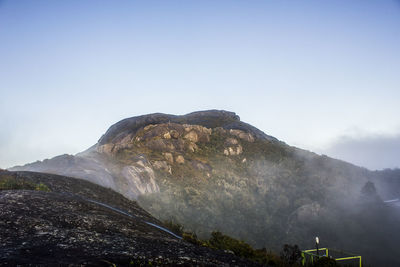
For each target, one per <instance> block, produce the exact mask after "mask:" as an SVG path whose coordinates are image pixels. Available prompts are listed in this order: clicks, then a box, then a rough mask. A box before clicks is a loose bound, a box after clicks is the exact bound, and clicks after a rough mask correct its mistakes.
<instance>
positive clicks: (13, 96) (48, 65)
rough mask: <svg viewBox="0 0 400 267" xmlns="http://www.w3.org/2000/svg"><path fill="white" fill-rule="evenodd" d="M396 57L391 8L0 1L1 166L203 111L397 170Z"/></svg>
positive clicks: (399, 25)
mask: <svg viewBox="0 0 400 267" xmlns="http://www.w3.org/2000/svg"><path fill="white" fill-rule="evenodd" d="M399 47H400V3H399V1H389V0H388V1H365V0H363V1H330V2H327V1H296V2H293V1H291V2H289V1H204V0H203V1H57V2H56V1H40V0H38V1H0V148H1V149H0V167H1V168H6V167H11V166H13V165H17V164H25V163H28V162H32V161H35V160H38V159H40V160H41V159H44V158H50V157H53V156H56V155H59V154H63V153H70V154H75V153H77V152H80V151H83V150H85V149H86V148H88V147H90V146H91V145H93V144H95V143H96V142H97V140H98V139H99V138H100V137H101V135H102V134H103V133H104V132H105V131H106V130H107V128H108V127H109V126H110V125H111V124H113V123H115V122H117V121H119V120H121V119H123V118H126V117H132V116H137V115H142V114H147V113H154V112H164V113H169V114H185V113H189V112H192V111H196V110H205V109H225V110H230V111H234V112H236V113H237V114H238V115H239V116H240V117H241V119H242V120H243V121H245V122H248V123H250V124H252V125H254V126H256V127H257V128H259V129H261V130H263V131H264V132H265V133H267V134H268V135H272V136H275V137H277V138H278V139H280V140H282V141H284V142H286V143H288V144H290V145H295V146H298V147H301V148H305V149H309V150H312V151H315V152H318V153H325V154H327V155H329V156H332V157H336V158H341V159H344V160H348V161H350V162H353V163H355V164H357V165H360V166H364V167H368V168H370V169H382V168H395V167H400V145H399V144H400V116H399V115H400V110H399V109H400V108H399V99H400V88H399V85H400V75H399V70H400V50H399ZM357 155H358V156H357Z"/></svg>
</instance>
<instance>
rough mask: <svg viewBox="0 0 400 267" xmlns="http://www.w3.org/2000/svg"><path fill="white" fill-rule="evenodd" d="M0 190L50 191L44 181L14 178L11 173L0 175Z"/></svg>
mask: <svg viewBox="0 0 400 267" xmlns="http://www.w3.org/2000/svg"><path fill="white" fill-rule="evenodd" d="M0 190H36V191H43V192H50V191H51V190H50V188H49V187H48V186H47V185H45V184H44V183H39V184H35V183H32V182H29V181H24V180H20V179H17V178H15V177H14V176H12V175H2V176H0Z"/></svg>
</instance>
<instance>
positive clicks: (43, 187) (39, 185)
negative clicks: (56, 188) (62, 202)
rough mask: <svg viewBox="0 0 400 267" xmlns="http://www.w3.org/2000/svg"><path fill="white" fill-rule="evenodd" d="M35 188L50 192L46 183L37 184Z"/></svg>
mask: <svg viewBox="0 0 400 267" xmlns="http://www.w3.org/2000/svg"><path fill="white" fill-rule="evenodd" d="M35 190H36V191H43V192H50V191H51V190H50V188H49V187H48V186H47V185H45V184H44V183H39V184H37V185H36V187H35Z"/></svg>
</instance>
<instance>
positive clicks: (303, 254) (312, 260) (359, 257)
mask: <svg viewBox="0 0 400 267" xmlns="http://www.w3.org/2000/svg"><path fill="white" fill-rule="evenodd" d="M331 250H332V249H331ZM316 251H317V249H307V250H303V251H302V252H301V258H302V260H301V264H302V265H303V266H304V265H305V264H306V257H305V254H307V255H309V256H310V257H311V263H313V262H314V257H316V258H319V257H329V248H319V249H318V252H319V251H325V255H317V254H314V253H312V252H316ZM347 254H350V253H347ZM333 259H334V260H335V261H345V260H352V259H359V263H360V265H359V267H362V259H361V256H351V257H344V258H333Z"/></svg>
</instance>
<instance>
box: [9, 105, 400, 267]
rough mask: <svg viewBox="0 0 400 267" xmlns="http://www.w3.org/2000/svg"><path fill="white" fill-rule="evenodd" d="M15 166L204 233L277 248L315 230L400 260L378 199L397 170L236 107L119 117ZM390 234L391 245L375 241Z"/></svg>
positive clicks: (387, 193) (380, 257)
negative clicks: (302, 139) (312, 145)
mask: <svg viewBox="0 0 400 267" xmlns="http://www.w3.org/2000/svg"><path fill="white" fill-rule="evenodd" d="M11 170H14V171H36V172H46V173H54V174H59V175H65V176H72V177H77V178H81V179H85V180H88V181H91V182H93V183H96V184H99V185H101V186H104V187H107V188H110V189H112V190H114V191H116V192H119V193H121V194H122V195H123V196H125V197H126V198H128V199H130V200H137V202H138V204H139V205H140V206H141V207H142V208H144V209H145V210H146V211H147V212H149V213H150V214H151V215H153V216H154V217H156V218H157V219H159V220H162V221H164V220H171V221H174V222H177V223H180V224H183V225H184V226H185V228H186V229H188V230H190V231H194V232H196V233H197V234H198V235H199V236H200V237H203V238H206V237H207V236H209V234H210V233H211V232H212V231H214V230H219V231H221V232H224V233H226V234H228V235H230V236H233V237H235V238H238V239H242V240H245V241H247V242H249V243H250V244H251V245H253V246H256V247H267V248H269V249H274V250H278V249H280V247H281V246H282V244H284V243H291V244H298V245H300V247H302V248H309V247H313V246H314V243H313V242H314V237H315V236H317V235H318V236H320V239H321V240H323V241H324V244H325V245H326V246H328V247H336V248H339V249H342V250H347V251H351V252H353V253H358V254H364V255H365V259H367V260H369V262H379V263H380V264H382V263H385V264H387V263H388V262H389V263H391V264H392V263H396V264H397V263H399V262H398V260H397V259H396V258H395V257H393V256H392V255H394V254H395V252H394V247H395V242H397V241H400V236H399V234H398V231H396V230H395V229H394V225H396V223H398V222H400V220H399V218H398V216H397V215H398V210H395V209H396V207H393V206H389V205H387V204H386V202H384V201H383V200H385V199H390V198H396V197H398V196H399V195H400V184H399V182H398V181H399V179H400V175H399V174H398V172H396V171H393V172H390V171H389V172H387V173H385V175H383V174H382V173H379V172H371V171H369V170H367V169H364V168H360V167H357V166H354V165H352V164H349V163H346V162H343V161H339V160H335V159H332V158H329V157H327V156H324V155H317V154H315V153H312V152H309V151H305V150H302V149H299V148H296V147H292V146H289V145H287V144H285V143H284V142H282V141H279V140H278V139H276V138H274V137H272V136H269V135H267V134H265V133H263V132H262V131H260V130H259V129H257V128H255V127H254V126H251V125H249V124H247V123H245V122H242V121H240V118H239V116H237V115H236V114H235V113H233V112H228V111H219V110H210V111H200V112H194V113H190V114H187V115H183V116H176V115H168V114H161V113H156V114H150V115H144V116H138V117H132V118H128V119H124V120H122V121H120V122H118V123H116V124H114V125H112V126H111V127H110V128H109V130H108V131H107V132H106V133H105V134H104V135H103V136H102V137H101V138H100V140H99V141H98V143H97V144H95V145H93V146H92V147H91V148H89V149H88V150H86V151H84V152H82V153H79V154H77V155H74V156H73V155H61V156H58V157H55V158H53V159H49V160H44V161H41V162H35V163H31V164H27V165H25V166H19V167H14V168H11ZM365 188H369V189H368V190H366V189H365ZM377 218H380V222H379V224H377V223H376V222H377ZM382 228H383V229H384V230H382ZM382 231H383V232H382ZM378 232H379V233H380V234H379V235H378V234H375V233H378ZM371 233H372V234H371ZM349 236H352V238H350V239H349V238H348V237H349ZM388 236H392V237H393V239H391V241H390V244H392V245H393V248H392V246H386V248H385V249H381V248H379V246H378V245H375V244H378V243H379V242H386V241H385V240H387V239H388ZM325 242H326V243H325ZM392 242H393V243H392ZM371 247H372V249H371ZM371 250H372V251H373V252H371Z"/></svg>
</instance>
